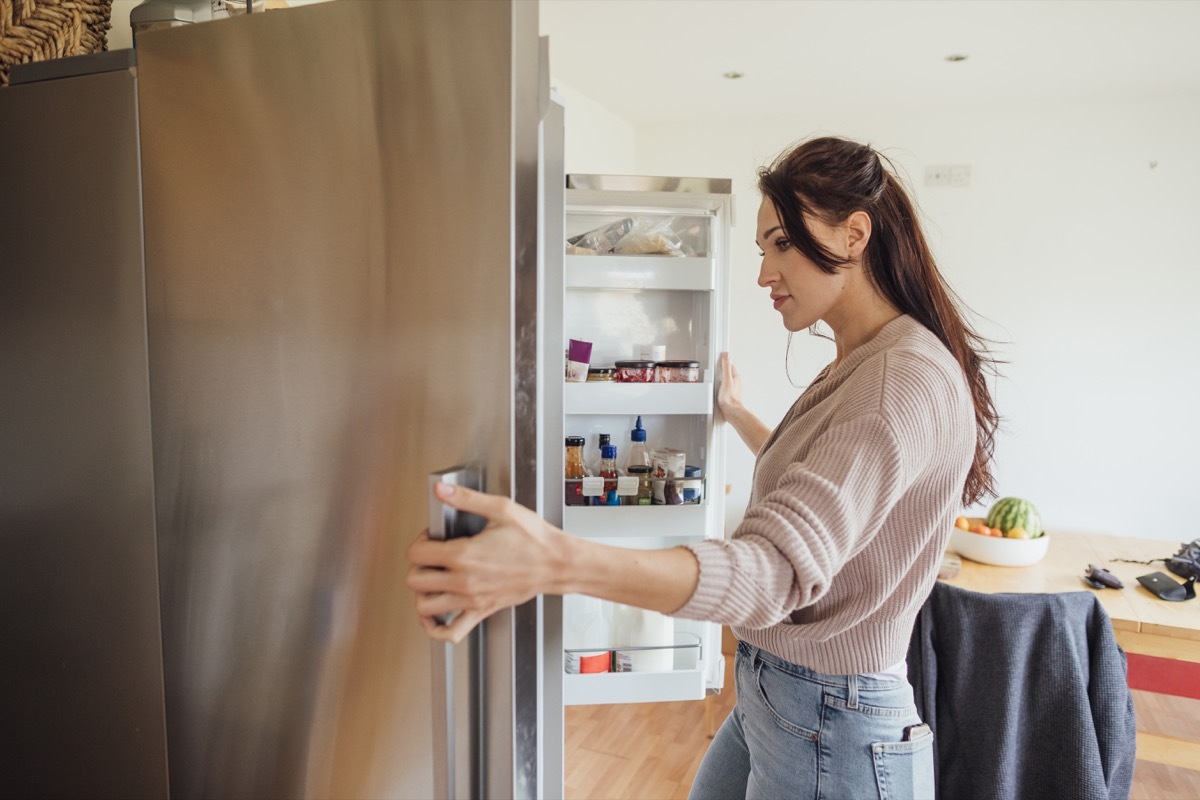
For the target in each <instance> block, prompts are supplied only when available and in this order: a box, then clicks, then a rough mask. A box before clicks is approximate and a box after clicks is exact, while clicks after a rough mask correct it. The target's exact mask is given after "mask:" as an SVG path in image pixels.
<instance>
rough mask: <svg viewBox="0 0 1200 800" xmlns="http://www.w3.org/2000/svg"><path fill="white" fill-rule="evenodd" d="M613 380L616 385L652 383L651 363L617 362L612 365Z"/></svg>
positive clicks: (652, 368) (652, 370)
mask: <svg viewBox="0 0 1200 800" xmlns="http://www.w3.org/2000/svg"><path fill="white" fill-rule="evenodd" d="M613 366H614V367H615V368H616V369H615V370H614V371H613V380H614V381H616V382H617V383H654V372H655V369H654V362H653V361H618V362H617V363H616V364H614V365H613Z"/></svg>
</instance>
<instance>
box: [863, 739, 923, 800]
mask: <svg viewBox="0 0 1200 800" xmlns="http://www.w3.org/2000/svg"><path fill="white" fill-rule="evenodd" d="M933 756H934V753H933V736H932V735H930V736H922V737H921V738H919V739H917V740H915V741H911V742H875V743H874V744H872V745H871V759H872V761H873V762H874V765H875V783H876V785H877V786H878V787H879V800H933V793H934V777H933Z"/></svg>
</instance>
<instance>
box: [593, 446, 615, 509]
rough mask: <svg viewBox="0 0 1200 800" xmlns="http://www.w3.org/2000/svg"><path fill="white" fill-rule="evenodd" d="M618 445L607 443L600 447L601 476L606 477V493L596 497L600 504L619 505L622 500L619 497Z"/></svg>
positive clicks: (597, 503)
mask: <svg viewBox="0 0 1200 800" xmlns="http://www.w3.org/2000/svg"><path fill="white" fill-rule="evenodd" d="M619 476H620V473H619V472H618V471H617V446H616V445H614V444H606V445H604V446H603V447H601V448H600V477H601V478H604V495H603V496H601V497H597V498H596V505H598V506H619V505H621V500H620V498H619V497H617V478H618V477H619Z"/></svg>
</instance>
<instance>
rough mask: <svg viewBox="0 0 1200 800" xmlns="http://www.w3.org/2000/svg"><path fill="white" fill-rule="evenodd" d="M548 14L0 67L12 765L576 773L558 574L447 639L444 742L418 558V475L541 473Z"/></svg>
mask: <svg viewBox="0 0 1200 800" xmlns="http://www.w3.org/2000/svg"><path fill="white" fill-rule="evenodd" d="M537 28H538V26H537V4H536V3H534V2H529V1H527V0H515V2H506V1H504V0H479V1H477V2H476V1H473V0H457V1H456V2H440V1H438V0H430V1H429V2H422V1H419V0H412V1H409V0H395V1H393V0H372V1H371V2H367V1H366V0H362V1H360V2H353V1H351V0H343V1H342V2H335V3H329V4H325V5H313V6H306V7H302V8H297V9H290V10H286V11H271V12H267V13H262V14H251V15H248V16H244V17H240V18H236V19H229V20H220V21H214V22H208V23H204V24H197V25H191V26H186V27H180V28H175V29H171V30H162V31H154V32H150V33H146V34H142V35H139V37H138V41H137V50H136V58H134V57H133V53H131V52H129V51H123V52H121V51H118V52H114V53H108V54H102V55H101V56H97V57H84V58H83V59H70V60H65V61H62V62H53V63H50V62H48V63H46V64H43V65H34V67H40V69H37V68H31V69H29V70H21V69H15V70H14V71H13V77H14V81H13V85H12V86H11V87H10V88H8V89H6V90H3V91H0V757H2V758H3V760H4V765H3V767H0V796H6V797H7V796H20V797H36V796H54V797H63V796H70V797H122V798H126V797H166V796H168V795H169V796H171V797H174V798H284V797H289V798H290V797H312V798H335V797H399V798H429V797H432V796H433V795H434V794H435V792H436V793H443V792H451V791H452V792H453V793H454V794H455V795H456V796H463V797H465V796H476V797H489V798H491V797H495V798H500V797H510V796H511V797H538V796H553V795H554V794H555V793H556V792H557V791H558V790H559V788H561V785H562V776H561V738H562V731H561V713H562V712H561V705H560V703H559V696H558V694H559V693H560V692H561V689H560V685H561V675H560V673H561V669H559V667H558V665H557V663H556V664H555V665H554V667H553V668H551V669H549V670H544V669H543V663H544V659H543V653H544V652H547V651H548V652H552V653H558V652H559V647H560V644H559V642H558V641H556V637H557V634H552V635H545V636H544V635H543V633H542V631H543V630H544V629H549V630H555V629H556V625H557V620H556V618H555V615H556V614H557V607H556V606H555V605H554V604H551V603H547V604H543V603H542V602H541V601H537V602H533V603H530V604H528V605H527V606H524V607H522V608H519V609H514V610H512V611H510V612H504V613H501V614H497V615H496V616H494V617H493V618H492V619H490V620H489V621H488V623H487V624H486V626H485V629H484V631H483V633H482V634H481V635H480V636H478V637H476V639H475V640H474V641H473V643H472V644H470V645H467V644H464V645H462V646H459V647H458V648H456V652H455V653H454V654H453V655H454V661H455V662H456V663H457V665H458V666H459V669H458V671H457V672H456V673H455V675H454V676H453V677H452V678H451V680H450V684H451V685H450V688H451V690H452V691H451V692H450V694H452V695H453V696H454V698H455V699H456V700H457V702H456V704H455V707H454V708H455V711H454V716H453V718H451V720H450V721H451V722H453V721H457V722H458V727H457V729H456V730H455V729H453V728H449V727H447V726H445V725H442V726H441V727H440V728H439V730H441V731H442V735H444V736H446V737H448V739H449V740H450V741H451V742H453V743H454V745H455V747H454V748H453V750H452V751H451V750H448V749H447V748H445V747H442V746H441V743H440V742H437V741H435V736H434V734H433V730H434V729H435V724H434V723H435V720H436V717H437V714H435V713H434V709H435V708H438V709H444V708H445V706H444V704H443V705H438V703H437V702H435V701H441V700H442V699H444V698H442V697H441V696H440V695H439V696H437V697H434V695H435V694H436V692H435V687H436V686H437V683H436V680H435V679H436V678H439V677H441V676H439V675H434V674H433V673H434V670H433V669H432V668H431V646H430V642H429V640H428V639H427V638H426V637H425V636H424V634H423V633H422V632H421V631H420V629H419V628H418V625H417V620H416V618H415V614H414V610H413V602H412V598H411V597H410V595H409V593H408V591H407V590H406V589H405V586H404V578H405V571H406V568H407V562H406V555H405V551H406V548H407V546H408V543H409V542H410V541H411V539H412V538H413V537H415V536H416V535H417V532H418V531H419V530H421V529H422V528H423V527H425V526H426V525H427V524H428V522H429V514H428V502H427V501H428V488H427V487H428V481H427V476H428V474H429V473H430V472H433V471H435V470H439V469H444V468H449V467H452V466H455V465H459V464H473V465H477V466H480V467H482V468H483V471H484V473H485V474H486V488H487V489H489V490H491V491H493V492H498V493H503V494H508V495H511V496H513V497H515V498H516V499H517V500H519V501H521V502H523V503H525V504H526V505H528V506H530V507H533V508H536V509H539V510H540V509H541V508H542V506H543V499H544V496H545V493H546V492H547V491H550V492H551V494H553V490H547V489H546V488H545V486H544V481H543V479H542V477H541V476H540V475H539V473H538V468H537V465H538V463H539V461H540V460H541V458H542V456H544V455H545V454H546V453H553V454H555V456H556V457H561V454H560V452H559V451H560V450H561V447H560V446H559V445H560V443H547V442H544V441H543V440H542V438H541V435H540V432H539V420H540V419H541V418H542V415H543V414H544V413H546V412H545V409H544V408H542V405H541V398H542V395H543V390H544V387H543V386H541V385H540V384H539V381H538V363H539V360H540V359H544V358H545V356H544V354H545V353H553V352H554V351H555V350H556V349H558V350H561V347H560V343H559V342H558V341H555V342H552V343H549V344H548V343H547V342H546V341H544V339H543V337H542V336H541V333H540V332H539V330H538V324H537V320H538V317H539V314H538V308H539V302H540V299H539V297H540V294H539V293H540V289H539V281H538V275H539V252H540V251H541V250H542V245H541V242H542V241H543V240H544V239H545V238H546V237H547V236H550V237H557V238H555V239H554V240H555V241H561V227H562V220H561V217H562V205H561V204H562V163H561V139H562V131H561V115H560V114H555V113H553V112H554V109H553V108H552V107H551V105H550V104H549V102H548V79H547V73H546V63H545V54H546V48H545V43H544V42H539V38H538V30H537ZM544 118H548V119H551V120H556V122H555V123H554V124H551V125H549V126H548V127H547V126H545V125H544V124H543V119H544ZM555 126H557V127H555ZM543 184H544V186H545V187H548V190H547V189H545V188H544V187H543ZM543 217H545V218H546V219H548V220H549V221H550V222H549V225H550V228H551V230H549V232H547V231H545V230H541V229H540V227H539V226H540V224H541V223H540V222H539V220H540V219H542V218H543ZM555 226H557V228H556V229H555ZM543 255H546V256H547V257H553V253H550V254H543ZM555 359H556V362H557V363H559V364H560V363H561V352H559V353H558V355H557V356H555ZM560 410H561V409H557V410H554V409H552V411H553V412H554V413H558V411H560ZM551 463H555V464H556V465H557V463H558V462H557V461H555V462H551ZM546 615H549V617H550V624H549V626H546V625H544V623H545V622H546V620H545V616H546ZM551 640H554V641H551ZM433 653H434V656H435V657H434V659H433V663H436V664H440V663H441V662H439V661H438V660H437V659H438V658H440V657H441V655H442V654H440V653H438V652H437V649H436V648H433ZM468 666H470V667H472V668H471V669H467V668H466V667H468ZM475 667H478V669H475ZM443 675H444V673H443ZM441 722H443V723H444V722H446V720H445V719H442V720H441ZM452 752H453V753H457V758H456V759H452V758H451V755H452ZM435 765H441V767H442V768H443V769H450V770H452V772H451V773H449V774H447V773H436V775H435ZM451 784H454V788H453V789H451V788H450V787H451Z"/></svg>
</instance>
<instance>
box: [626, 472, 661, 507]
mask: <svg viewBox="0 0 1200 800" xmlns="http://www.w3.org/2000/svg"><path fill="white" fill-rule="evenodd" d="M650 469H651V467H650V465H649V464H630V465H629V468H628V469H627V470H626V471H627V472H628V473H629V477H631V478H637V482H638V492H637V494H636V495H628V496H626V497H624V498H622V502H623V504H624V505H629V506H650V505H654V484H653V483H652V482H651V480H650Z"/></svg>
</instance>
